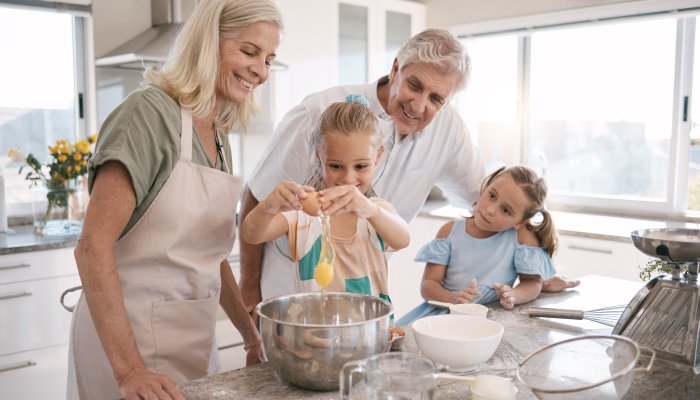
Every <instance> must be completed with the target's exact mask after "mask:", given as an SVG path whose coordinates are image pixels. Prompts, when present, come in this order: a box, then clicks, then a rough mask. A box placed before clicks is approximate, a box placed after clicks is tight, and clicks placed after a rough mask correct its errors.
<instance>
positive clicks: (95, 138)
mask: <svg viewBox="0 0 700 400" xmlns="http://www.w3.org/2000/svg"><path fill="white" fill-rule="evenodd" d="M90 141H91V142H93V143H95V142H96V141H97V134H96V133H93V134H92V136H90Z"/></svg>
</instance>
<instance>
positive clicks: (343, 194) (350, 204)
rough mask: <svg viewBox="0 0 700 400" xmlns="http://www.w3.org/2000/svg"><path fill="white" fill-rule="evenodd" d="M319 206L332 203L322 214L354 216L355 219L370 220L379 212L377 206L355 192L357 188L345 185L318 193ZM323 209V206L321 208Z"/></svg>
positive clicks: (357, 191)
mask: <svg viewBox="0 0 700 400" xmlns="http://www.w3.org/2000/svg"><path fill="white" fill-rule="evenodd" d="M318 194H319V195H320V196H321V198H320V199H319V200H320V201H321V204H322V205H323V204H324V203H328V202H332V203H333V204H331V206H330V207H328V208H327V209H326V210H325V211H324V214H327V215H332V214H345V213H352V214H355V216H356V217H357V218H364V219H370V218H372V217H373V216H375V215H376V214H377V213H378V212H379V206H378V205H377V204H375V203H373V202H371V201H370V200H369V199H368V198H367V197H365V195H364V194H362V193H360V191H359V190H357V186H353V185H345V186H336V187H333V188H330V189H324V190H321V191H320V192H318ZM322 207H323V206H322Z"/></svg>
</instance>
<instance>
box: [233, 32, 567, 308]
mask: <svg viewBox="0 0 700 400" xmlns="http://www.w3.org/2000/svg"><path fill="white" fill-rule="evenodd" d="M470 67H471V66H470V59H469V56H468V55H467V51H466V49H465V48H464V46H463V45H462V44H461V43H460V42H459V41H458V40H457V39H456V38H454V36H452V35H451V34H450V33H449V32H447V31H445V30H440V29H428V30H426V31H423V32H421V33H419V34H418V35H416V36H414V37H413V38H411V39H410V40H409V41H408V42H406V43H405V44H404V45H403V46H402V47H401V49H399V52H398V54H397V56H396V59H395V60H394V64H393V66H392V69H391V72H390V74H389V75H388V76H385V77H383V78H380V79H379V80H378V81H376V82H374V83H371V84H366V85H348V86H339V87H334V88H331V89H328V90H325V91H323V92H319V93H314V94H312V95H310V96H308V97H307V98H306V99H304V101H303V102H302V103H301V104H299V105H298V106H296V107H295V108H293V109H292V110H291V111H290V112H289V113H287V115H286V116H285V117H284V119H283V120H282V122H280V124H279V126H278V127H277V130H276V131H275V133H274V134H273V136H272V138H271V139H270V141H269V143H268V145H267V147H266V149H265V151H264V153H263V155H262V156H261V158H260V160H258V163H257V165H256V166H255V168H254V170H253V173H252V174H251V176H250V179H249V180H248V183H247V186H246V187H245V188H244V191H243V195H242V204H241V214H240V219H239V221H243V220H244V219H245V217H246V216H247V214H248V212H250V211H251V210H252V209H253V208H254V207H255V206H256V205H257V204H258V199H263V198H265V197H267V195H268V194H270V193H271V192H272V190H274V188H275V187H276V186H277V185H278V184H279V183H280V182H281V181H282V180H288V181H292V182H297V183H305V182H306V181H307V180H308V178H309V170H310V169H309V160H310V158H309V140H310V138H311V134H312V132H313V131H314V129H315V126H316V123H317V121H318V118H319V116H320V115H321V113H322V112H323V111H324V110H325V109H326V108H327V107H328V106H330V105H331V104H332V103H335V102H339V101H344V99H345V97H346V96H347V95H349V94H361V95H363V96H365V97H366V98H367V99H368V100H369V104H370V108H371V110H372V111H374V113H375V114H376V115H377V117H378V119H379V122H380V126H381V128H382V131H383V132H384V134H385V136H386V142H385V147H386V151H385V152H384V155H383V157H382V159H381V161H380V164H379V165H378V167H377V168H376V169H375V176H374V180H373V185H374V188H375V191H376V193H377V195H378V196H379V197H381V198H383V199H385V200H387V201H388V202H389V203H391V204H392V205H393V206H394V207H395V208H396V211H397V212H398V213H399V215H400V216H401V217H402V218H404V219H405V220H406V221H407V222H408V223H411V221H413V219H414V218H415V217H416V215H417V214H418V212H419V210H420V208H421V207H422V205H423V203H424V202H425V199H426V197H427V196H428V193H429V192H430V189H431V188H432V187H433V186H434V185H437V186H438V187H439V188H440V189H442V191H443V193H444V194H445V195H446V197H447V198H448V199H449V201H450V203H451V204H452V205H453V206H455V207H461V208H471V207H472V205H473V203H474V202H476V200H477V198H478V197H479V186H480V184H481V182H482V180H483V179H484V177H485V168H484V162H483V160H482V158H481V155H480V154H479V151H478V150H477V148H476V146H474V144H473V143H472V142H471V139H470V136H469V133H468V132H467V128H466V126H465V125H464V122H463V121H462V120H461V118H460V117H459V115H458V113H457V111H456V110H455V109H454V108H453V107H448V104H449V102H450V101H451V100H452V99H453V98H454V96H455V95H456V94H457V93H458V92H459V91H461V90H463V89H464V88H466V86H467V84H468V80H469V73H470V69H471V68H470ZM239 225H240V224H239ZM284 239H285V238H284V237H283V238H282V239H280V240H278V241H277V242H268V243H265V244H264V245H262V246H260V245H250V244H247V243H243V242H241V280H240V287H241V293H242V295H243V299H244V302H245V303H246V307H247V308H248V310H252V309H253V308H254V307H255V305H256V304H257V303H258V302H260V301H261V300H262V299H267V298H271V297H275V296H279V295H283V294H289V293H293V291H294V288H293V283H294V281H295V277H294V273H295V272H294V264H293V263H292V262H291V261H290V260H289V259H288V258H286V257H285V255H284V253H285V252H288V251H289V250H288V247H287V245H286V243H279V242H280V241H282V242H283V241H284ZM261 260H262V262H261ZM261 267H262V268H261ZM559 286H562V283H560V284H559ZM557 288H558V287H557ZM559 290H560V289H559ZM418 295H419V292H418V289H417V288H416V296H418Z"/></svg>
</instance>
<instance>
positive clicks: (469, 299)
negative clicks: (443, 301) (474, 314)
mask: <svg viewBox="0 0 700 400" xmlns="http://www.w3.org/2000/svg"><path fill="white" fill-rule="evenodd" d="M476 296H481V292H480V291H478V290H476V279H472V282H471V283H470V284H469V286H467V287H466V288H464V289H462V290H460V291H459V292H456V293H454V294H453V295H452V298H451V299H450V303H452V304H464V303H473V302H474V297H476Z"/></svg>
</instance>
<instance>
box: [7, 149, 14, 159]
mask: <svg viewBox="0 0 700 400" xmlns="http://www.w3.org/2000/svg"><path fill="white" fill-rule="evenodd" d="M14 152H15V148H14V147H13V148H11V149H10V152H9V153H7V156H8V157H12V153H14Z"/></svg>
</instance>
